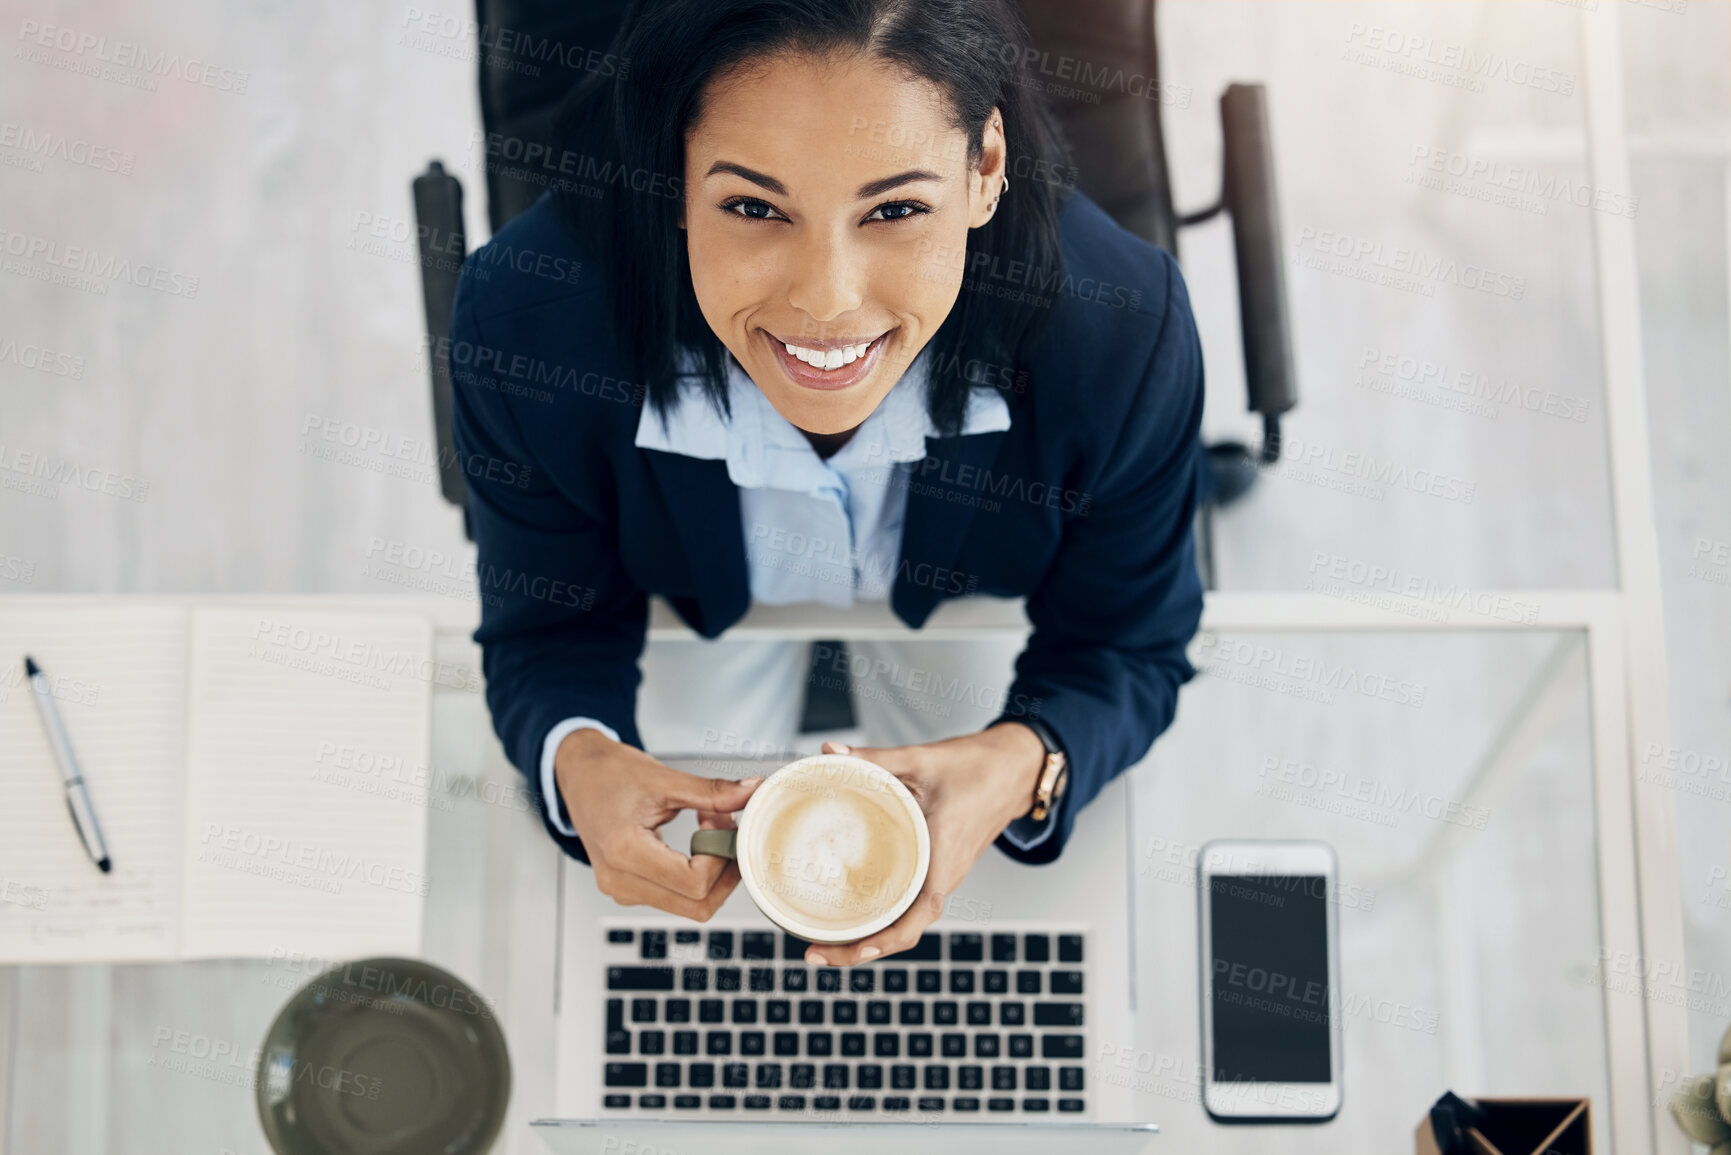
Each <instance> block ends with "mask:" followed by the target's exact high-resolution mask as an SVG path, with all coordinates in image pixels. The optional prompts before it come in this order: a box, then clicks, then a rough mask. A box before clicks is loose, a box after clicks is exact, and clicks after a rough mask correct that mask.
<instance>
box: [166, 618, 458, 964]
mask: <svg viewBox="0 0 1731 1155" xmlns="http://www.w3.org/2000/svg"><path fill="white" fill-rule="evenodd" d="M190 663H191V688H190V691H189V693H188V710H187V713H188V715H189V717H190V719H191V721H190V728H189V732H188V736H187V759H186V762H187V767H186V781H187V785H186V797H187V819H186V845H185V874H184V881H183V888H184V894H185V915H184V917H183V934H182V940H181V949H182V954H183V956H184V957H187V958H211V957H237V956H259V955H269V954H271V953H272V952H276V951H281V952H290V953H292V952H296V951H299V952H303V953H306V954H310V955H315V956H317V957H320V958H332V959H335V958H346V957H355V956H359V955H368V954H403V955H415V954H418V953H419V952H420V948H421V918H422V907H423V896H424V895H425V891H426V869H427V868H426V856H427V809H426V804H425V795H426V792H425V791H424V790H422V791H403V790H402V789H400V787H401V785H402V783H401V781H400V779H401V777H402V776H403V775H413V774H415V773H420V774H425V773H426V772H427V771H426V770H425V767H426V766H427V765H428V762H429V760H430V757H431V750H430V745H431V734H430V728H431V715H432V686H433V678H434V673H435V671H434V654H433V627H432V623H431V622H430V621H429V620H428V619H427V618H425V617H422V616H417V615H412V614H388V613H357V612H352V611H332V610H321V609H316V608H283V607H280V606H279V607H263V608H259V609H233V610H231V609H195V610H194V611H193V612H192V646H191V659H190ZM393 786H396V787H398V789H392V788H391V787H393Z"/></svg>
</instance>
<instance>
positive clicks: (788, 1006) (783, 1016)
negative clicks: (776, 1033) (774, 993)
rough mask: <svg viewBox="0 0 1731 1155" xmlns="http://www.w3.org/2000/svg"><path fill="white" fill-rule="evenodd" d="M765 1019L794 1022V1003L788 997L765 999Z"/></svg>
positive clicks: (767, 1020) (769, 1021)
mask: <svg viewBox="0 0 1731 1155" xmlns="http://www.w3.org/2000/svg"><path fill="white" fill-rule="evenodd" d="M763 1021H764V1022H766V1023H791V1022H793V1004H792V1003H790V1002H788V1001H787V1000H786V999H765V1000H764V1001H763Z"/></svg>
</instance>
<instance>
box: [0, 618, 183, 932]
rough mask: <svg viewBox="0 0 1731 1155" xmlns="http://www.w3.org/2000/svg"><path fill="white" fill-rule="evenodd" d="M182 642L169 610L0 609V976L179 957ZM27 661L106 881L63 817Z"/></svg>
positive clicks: (179, 624) (56, 773)
mask: <svg viewBox="0 0 1731 1155" xmlns="http://www.w3.org/2000/svg"><path fill="white" fill-rule="evenodd" d="M187 628H188V615H187V611H186V609H185V608H184V607H178V606H133V605H124V604H121V603H119V602H105V601H80V602H79V603H78V604H77V606H76V607H57V606H55V605H53V604H52V603H50V602H45V603H44V604H43V605H42V606H40V607H37V606H31V605H28V604H19V601H17V600H14V601H12V602H11V603H9V604H8V605H7V606H6V607H5V608H0V962H85V961H95V960H114V961H149V960H160V959H170V958H174V957H176V954H177V946H178V937H179V933H178V932H179V924H180V911H181V888H180V871H181V859H182V857H183V855H184V850H183V843H182V835H183V831H184V821H183V819H184V813H185V811H184V802H183V798H182V773H181V772H182V767H183V761H184V759H183V755H184V745H183V743H184V737H185V732H186V651H187ZM25 654H29V655H30V656H31V657H33V658H35V659H36V662H37V664H38V665H39V666H40V667H41V668H42V671H43V673H44V674H46V675H47V676H48V678H49V680H50V682H51V683H52V684H53V686H54V689H55V695H56V698H55V705H56V707H57V708H58V709H59V711H60V718H61V720H62V721H63V722H64V723H65V726H66V733H67V737H68V739H69V740H70V742H71V744H72V751H73V754H74V755H75V756H76V757H77V759H78V762H79V766H80V769H81V770H82V772H83V774H84V778H85V783H86V785H87V787H88V789H89V791H90V800H91V805H92V806H93V807H94V808H95V810H96V817H97V821H98V822H99V823H100V824H101V826H102V834H103V838H104V839H105V841H106V842H107V844H108V851H109V856H110V858H111V859H112V860H113V866H114V869H113V871H112V873H110V874H106V875H105V874H103V873H102V872H101V871H99V870H97V869H96V866H95V864H94V863H92V862H91V861H90V858H89V856H88V855H86V854H85V852H84V844H83V843H82V842H81V841H79V838H78V832H77V830H76V828H75V827H74V826H73V825H72V817H71V815H70V814H68V813H67V811H66V794H65V791H64V790H63V789H62V788H61V784H60V771H59V769H58V768H57V767H56V765H55V762H54V753H53V750H52V749H51V748H50V747H49V745H48V736H47V734H46V732H45V731H44V730H43V728H42V722H41V719H40V718H39V716H38V715H37V712H36V703H35V701H34V694H33V693H32V691H31V689H30V683H29V682H28V681H27V680H26V679H25V677H24V655H25Z"/></svg>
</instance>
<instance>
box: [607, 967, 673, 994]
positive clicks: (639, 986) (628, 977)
mask: <svg viewBox="0 0 1731 1155" xmlns="http://www.w3.org/2000/svg"><path fill="white" fill-rule="evenodd" d="M607 989H608V990H610V991H670V990H672V989H673V968H672V967H608V968H607Z"/></svg>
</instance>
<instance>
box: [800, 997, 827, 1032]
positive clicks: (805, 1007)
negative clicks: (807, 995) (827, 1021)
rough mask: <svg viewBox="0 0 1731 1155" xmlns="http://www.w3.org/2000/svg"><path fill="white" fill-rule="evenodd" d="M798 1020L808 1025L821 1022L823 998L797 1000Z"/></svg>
mask: <svg viewBox="0 0 1731 1155" xmlns="http://www.w3.org/2000/svg"><path fill="white" fill-rule="evenodd" d="M799 1021H800V1022H801V1023H804V1024H805V1025H806V1026H808V1027H809V1026H812V1025H814V1024H821V1023H822V1022H823V1000H822V999H801V1000H799Z"/></svg>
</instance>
